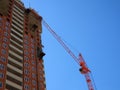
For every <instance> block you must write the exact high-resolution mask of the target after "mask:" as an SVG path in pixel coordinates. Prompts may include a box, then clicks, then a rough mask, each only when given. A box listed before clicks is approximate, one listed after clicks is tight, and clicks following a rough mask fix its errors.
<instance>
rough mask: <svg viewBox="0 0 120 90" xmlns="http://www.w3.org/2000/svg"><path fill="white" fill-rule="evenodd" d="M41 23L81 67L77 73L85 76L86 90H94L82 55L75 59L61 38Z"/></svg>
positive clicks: (44, 23)
mask: <svg viewBox="0 0 120 90" xmlns="http://www.w3.org/2000/svg"><path fill="white" fill-rule="evenodd" d="M42 23H43V25H44V26H45V27H46V28H47V30H48V31H49V32H50V33H51V34H52V35H53V36H54V37H55V39H56V40H57V41H58V42H59V43H60V44H61V45H62V46H63V48H64V49H65V50H66V51H67V52H68V54H69V55H70V56H71V57H72V58H73V59H74V60H75V61H76V62H77V63H78V64H79V66H80V67H81V68H80V69H79V71H80V72H81V74H83V75H84V76H85V79H86V82H87V85H88V89H89V90H95V85H94V83H93V81H92V79H91V71H90V70H89V68H88V67H87V65H86V62H85V60H84V59H83V57H82V54H79V58H77V57H76V56H75V54H74V53H73V52H72V51H71V50H70V49H69V48H68V46H67V45H66V44H65V43H64V42H63V41H62V40H61V38H60V37H59V36H58V35H57V34H56V33H55V32H54V30H53V29H52V28H51V27H50V26H49V25H48V24H47V23H46V21H45V20H43V19H42Z"/></svg>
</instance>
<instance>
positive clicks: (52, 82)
mask: <svg viewBox="0 0 120 90" xmlns="http://www.w3.org/2000/svg"><path fill="white" fill-rule="evenodd" d="M22 1H23V2H24V3H25V5H26V7H29V6H30V7H31V8H34V9H35V10H36V11H37V12H38V13H39V14H40V15H41V16H42V17H43V18H44V19H45V20H46V21H47V22H48V23H49V25H50V26H51V27H52V28H53V29H54V31H55V32H56V33H57V34H59V36H61V37H62V38H63V39H64V40H65V41H67V42H68V43H69V45H72V47H75V48H76V49H77V50H78V51H79V52H81V53H82V54H83V57H84V59H85V60H86V62H87V65H88V66H89V68H90V69H91V71H92V74H93V76H94V80H95V83H96V86H97V90H120V69H119V68H120V0H22ZM42 43H43V45H44V49H43V50H44V52H45V53H46V56H45V57H44V65H45V74H46V85H47V90H88V88H87V84H86V81H85V78H84V76H83V75H81V74H80V73H79V71H78V69H79V66H78V65H77V64H76V62H75V61H74V60H73V58H71V57H70V56H69V54H68V53H67V52H66V51H65V50H64V49H63V47H61V45H60V44H59V43H58V42H57V41H56V40H55V39H54V38H53V37H52V35H51V34H50V33H49V32H48V31H47V29H46V28H45V27H44V26H43V33H42ZM72 47H71V46H70V49H71V50H73V52H74V53H75V55H76V56H77V55H78V52H76V51H75V49H73V48H72Z"/></svg>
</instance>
